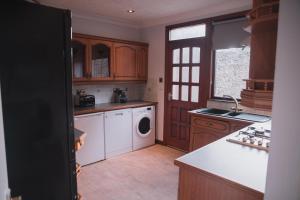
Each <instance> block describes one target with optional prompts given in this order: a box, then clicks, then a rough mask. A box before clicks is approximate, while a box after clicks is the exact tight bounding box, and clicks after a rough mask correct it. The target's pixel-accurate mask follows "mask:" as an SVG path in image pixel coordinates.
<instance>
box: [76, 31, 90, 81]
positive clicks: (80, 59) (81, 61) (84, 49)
mask: <svg viewBox="0 0 300 200" xmlns="http://www.w3.org/2000/svg"><path fill="white" fill-rule="evenodd" d="M88 55H89V50H88V40H87V39H84V38H76V37H75V38H73V40H72V61H73V63H72V67H73V80H74V81H84V80H86V79H87V76H88V71H89V70H88V64H89V58H88Z"/></svg>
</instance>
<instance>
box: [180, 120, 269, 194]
mask: <svg viewBox="0 0 300 200" xmlns="http://www.w3.org/2000/svg"><path fill="white" fill-rule="evenodd" d="M251 126H255V127H264V128H265V129H271V121H269V122H266V123H255V124H252V125H251ZM245 129H247V127H246V128H245ZM242 130H243V129H242ZM237 132H238V131H237ZM237 132H234V133H232V134H230V135H228V136H226V137H224V138H222V139H220V140H217V141H216V142H213V143H211V144H208V145H207V146H205V147H202V148H200V149H198V150H195V151H193V152H191V153H188V154H186V155H184V156H182V157H180V158H178V159H176V160H175V164H176V165H178V166H180V165H181V164H185V165H187V166H191V167H193V168H196V169H199V170H201V171H205V172H207V173H209V174H213V175H216V176H218V177H221V178H224V179H226V180H229V181H232V182H235V183H237V184H240V185H242V186H245V187H247V188H250V189H253V190H255V191H258V192H261V193H264V192H265V184H266V176H267V164H268V157H269V154H268V152H266V151H263V150H258V149H255V148H251V147H247V146H242V145H239V144H235V143H231V142H228V141H226V139H227V138H228V137H230V136H232V135H233V134H234V135H235V134H237Z"/></svg>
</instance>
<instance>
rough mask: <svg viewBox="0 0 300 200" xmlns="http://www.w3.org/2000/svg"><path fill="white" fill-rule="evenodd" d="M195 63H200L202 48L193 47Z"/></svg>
mask: <svg viewBox="0 0 300 200" xmlns="http://www.w3.org/2000/svg"><path fill="white" fill-rule="evenodd" d="M192 61H193V63H200V47H193V59H192Z"/></svg>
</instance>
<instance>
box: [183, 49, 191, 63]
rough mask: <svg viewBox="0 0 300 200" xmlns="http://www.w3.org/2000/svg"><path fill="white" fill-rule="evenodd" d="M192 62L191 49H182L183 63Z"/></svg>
mask: <svg viewBox="0 0 300 200" xmlns="http://www.w3.org/2000/svg"><path fill="white" fill-rule="evenodd" d="M189 62H190V48H189V47H185V48H183V49H182V63H189Z"/></svg>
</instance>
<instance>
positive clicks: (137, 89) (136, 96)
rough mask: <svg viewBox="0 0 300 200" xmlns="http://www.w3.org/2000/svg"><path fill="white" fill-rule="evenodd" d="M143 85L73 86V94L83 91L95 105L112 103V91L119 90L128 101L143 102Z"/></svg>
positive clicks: (144, 85)
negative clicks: (124, 91) (91, 98)
mask: <svg viewBox="0 0 300 200" xmlns="http://www.w3.org/2000/svg"><path fill="white" fill-rule="evenodd" d="M145 87H146V84H145V83H128V84H127V83H126V84H103V85H74V86H73V90H72V92H73V94H76V90H80V89H84V90H85V91H86V94H91V95H94V96H95V101H96V104H99V103H110V102H113V101H114V99H113V89H114V88H120V89H122V90H125V89H126V88H127V91H126V95H127V97H128V101H135V100H143V97H144V91H145Z"/></svg>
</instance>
